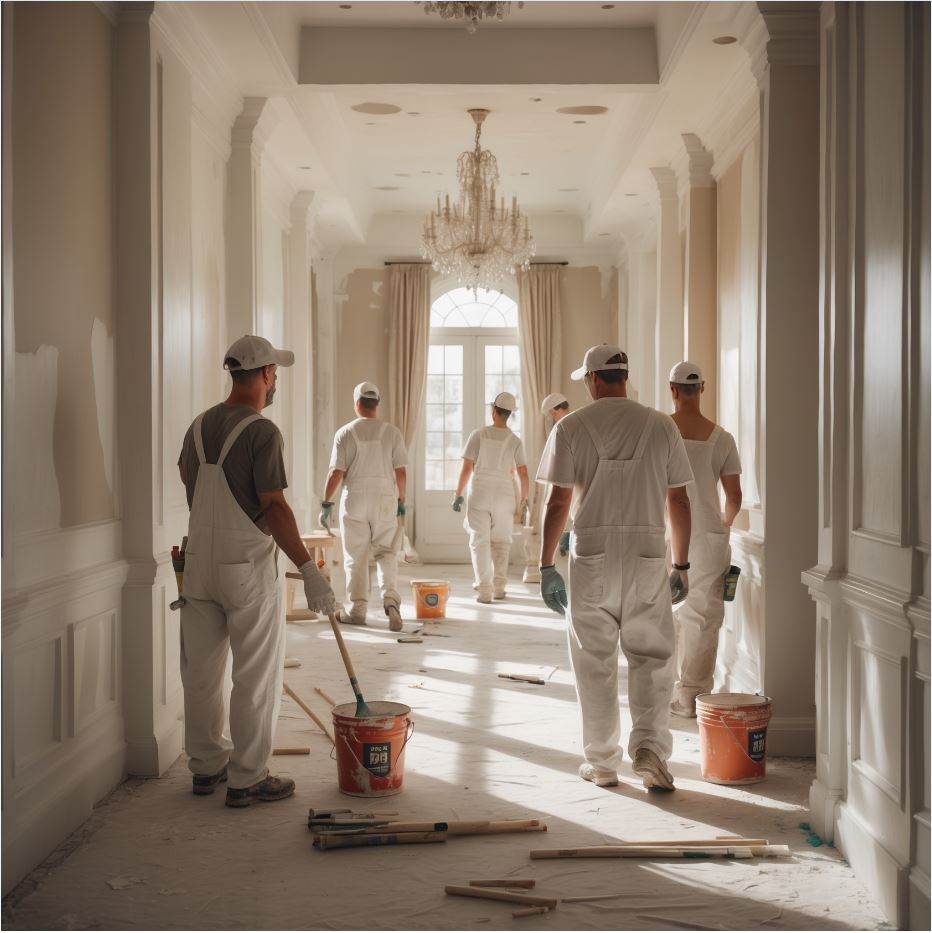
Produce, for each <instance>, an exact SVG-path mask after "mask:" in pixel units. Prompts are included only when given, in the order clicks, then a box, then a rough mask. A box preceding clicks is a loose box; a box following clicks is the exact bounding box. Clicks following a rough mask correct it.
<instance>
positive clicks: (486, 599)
mask: <svg viewBox="0 0 932 933" xmlns="http://www.w3.org/2000/svg"><path fill="white" fill-rule="evenodd" d="M476 602H477V603H490V602H492V597H491V596H486V595H484V594H483V593H480V594H479V595H478V596H477V597H476Z"/></svg>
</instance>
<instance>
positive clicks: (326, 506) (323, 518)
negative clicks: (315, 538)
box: [317, 502, 333, 531]
mask: <svg viewBox="0 0 932 933" xmlns="http://www.w3.org/2000/svg"><path fill="white" fill-rule="evenodd" d="M332 511H333V503H332V502H321V504H320V515H319V516H318V518H317V524H318V525H320V527H321V528H323V529H325V530H326V531H330V513H331V512H332Z"/></svg>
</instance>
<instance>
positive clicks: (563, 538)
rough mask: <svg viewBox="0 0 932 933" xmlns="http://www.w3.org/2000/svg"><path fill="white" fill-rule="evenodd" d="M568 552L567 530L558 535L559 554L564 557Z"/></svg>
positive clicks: (568, 535) (568, 537) (568, 536)
mask: <svg viewBox="0 0 932 933" xmlns="http://www.w3.org/2000/svg"><path fill="white" fill-rule="evenodd" d="M569 552H570V533H569V532H568V531H564V532H563V534H562V535H560V556H561V557H566V555H567V554H569Z"/></svg>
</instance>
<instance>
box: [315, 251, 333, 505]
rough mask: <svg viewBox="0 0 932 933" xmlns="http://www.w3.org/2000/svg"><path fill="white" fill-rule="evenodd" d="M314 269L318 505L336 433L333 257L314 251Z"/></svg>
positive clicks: (316, 496) (316, 493)
mask: <svg viewBox="0 0 932 933" xmlns="http://www.w3.org/2000/svg"><path fill="white" fill-rule="evenodd" d="M313 270H314V296H313V300H314V315H313V321H314V332H313V336H314V347H313V353H314V364H315V372H314V404H313V425H314V435H313V436H314V495H315V499H314V503H315V507H316V504H319V502H320V498H319V497H320V496H321V495H322V494H323V491H324V483H325V482H326V479H327V466H328V464H329V463H330V447H331V444H332V442H333V434H334V431H335V430H336V425H335V423H334V417H333V413H334V410H335V409H336V353H337V319H336V300H335V296H334V271H333V256H332V255H330V254H321V253H320V252H319V250H317V249H316V248H315V255H314V257H313Z"/></svg>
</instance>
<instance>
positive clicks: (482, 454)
mask: <svg viewBox="0 0 932 933" xmlns="http://www.w3.org/2000/svg"><path fill="white" fill-rule="evenodd" d="M477 442H478V450H477V449H476V443H477ZM463 456H464V457H466V458H468V459H474V460H475V468H474V470H473V474H472V477H471V478H470V481H469V488H468V489H467V491H466V517H465V519H464V520H463V527H464V528H465V529H466V531H468V532H469V553H470V556H471V557H472V566H473V571H474V573H475V576H476V580H475V587H476V590H477V591H478V594H479V596H480V597H482V598H486V599H487V598H489V597H491V596H492V595H493V593H494V594H495V595H499V596H500V595H503V594H504V592H505V584H506V583H507V580H508V559H509V556H510V552H511V536H512V534H513V533H514V516H515V509H516V508H517V499H516V496H515V486H514V481H513V480H512V477H511V470H512V468H513V467H515V466H524V465H525V461H524V445H523V444H522V443H521V439H520V438H519V437H517V436H516V435H515V434H514V432H513V431H512V430H511V429H510V428H498V427H495V426H493V425H489V426H487V427H484V428H481V429H480V430H478V431H475V432H473V434H472V435H471V436H470V438H469V440H468V441H467V442H466V447H465V448H464V449H463Z"/></svg>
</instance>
